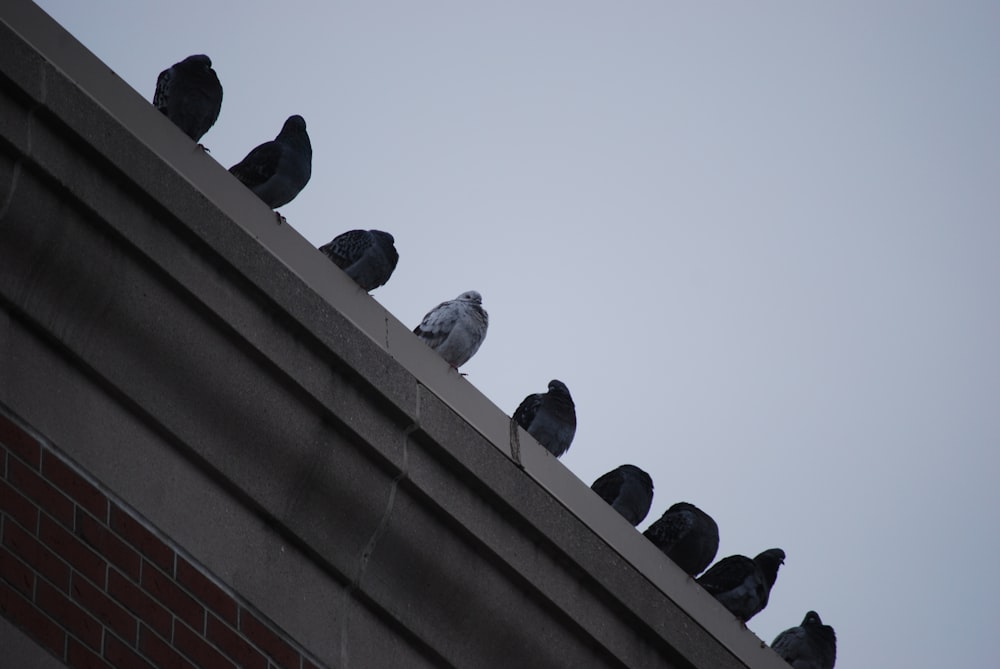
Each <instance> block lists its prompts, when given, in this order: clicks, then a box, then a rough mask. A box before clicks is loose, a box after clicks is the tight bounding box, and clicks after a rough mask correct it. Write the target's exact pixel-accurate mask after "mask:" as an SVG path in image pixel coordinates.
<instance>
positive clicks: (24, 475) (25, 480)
mask: <svg viewBox="0 0 1000 669" xmlns="http://www.w3.org/2000/svg"><path fill="white" fill-rule="evenodd" d="M7 481H8V482H9V483H10V485H11V486H12V487H13V488H16V489H17V490H20V491H21V492H22V493H23V494H25V495H26V496H28V497H29V498H31V499H33V500H34V501H35V502H36V503H37V504H38V506H39V507H40V508H41V509H42V510H43V511H45V512H47V513H49V514H50V515H51V516H52V517H53V518H55V519H57V520H58V521H59V522H60V523H62V524H63V525H65V526H66V527H73V502H72V500H70V498H69V497H66V496H65V495H63V494H62V493H61V492H59V491H58V490H57V489H56V488H55V487H53V486H52V485H50V484H49V482H48V481H46V480H45V479H43V478H42V477H41V476H39V475H38V474H37V473H36V472H34V471H32V470H31V469H29V468H28V466H27V465H26V464H24V463H23V462H20V461H19V460H15V459H13V458H9V459H8V462H7Z"/></svg>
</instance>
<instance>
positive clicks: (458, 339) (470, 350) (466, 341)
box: [413, 290, 490, 370]
mask: <svg viewBox="0 0 1000 669" xmlns="http://www.w3.org/2000/svg"><path fill="white" fill-rule="evenodd" d="M489 324H490V320H489V317H488V316H487V314H486V310H485V309H483V296H482V295H480V294H479V293H477V292H476V291H474V290H470V291H467V292H464V293H462V294H461V295H459V296H458V297H456V298H455V299H454V300H448V301H447V302H442V303H441V304H439V305H437V306H436V307H434V308H433V309H431V310H430V311H429V312H427V315H426V316H424V320H422V321H420V325H418V326H417V327H415V328H414V329H413V333H414V334H415V335H417V336H418V337H420V339H422V340H423V342H424V343H425V344H427V345H428V346H430V347H431V348H432V349H434V350H435V351H437V352H438V354H439V355H440V356H441V357H442V358H444V359H445V362H447V363H448V364H449V365H451V366H452V367H453V368H454V369H456V370H457V369H458V368H459V367H461V366H462V365H464V364H465V363H467V362H468V361H469V358H471V357H472V356H473V355H475V354H476V351H478V350H479V347H480V345H481V344H482V343H483V340H484V339H486V328H487V327H488V326H489Z"/></svg>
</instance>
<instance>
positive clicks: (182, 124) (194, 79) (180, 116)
mask: <svg viewBox="0 0 1000 669" xmlns="http://www.w3.org/2000/svg"><path fill="white" fill-rule="evenodd" d="M153 106H154V107H156V108H157V109H159V110H160V111H161V112H163V114H164V116H166V117H167V118H168V119H170V120H171V122H173V124H174V125H176V126H177V127H178V128H180V129H181V130H182V131H183V132H184V134H185V135H187V136H188V137H190V138H191V139H193V140H194V141H196V142H197V141H199V140H200V139H201V138H202V136H203V135H204V134H205V133H206V132H208V129H209V128H211V127H212V126H213V125H215V121H216V120H217V119H218V118H219V111H220V110H221V109H222V84H220V83H219V77H218V76H217V75H216V74H215V70H213V69H212V60H211V59H210V58H209V57H208V56H205V55H196V56H188V57H187V58H185V59H184V60H182V61H181V62H179V63H174V64H173V65H172V66H170V67H169V68H167V69H166V70H164V71H163V72H160V76H159V77H157V79H156V92H155V93H153ZM203 148H204V147H203Z"/></svg>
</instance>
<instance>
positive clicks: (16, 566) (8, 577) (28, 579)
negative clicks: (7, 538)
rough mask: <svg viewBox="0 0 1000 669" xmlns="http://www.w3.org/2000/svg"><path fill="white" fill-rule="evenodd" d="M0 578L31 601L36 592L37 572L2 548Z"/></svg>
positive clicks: (0, 550) (0, 552) (0, 551)
mask: <svg viewBox="0 0 1000 669" xmlns="http://www.w3.org/2000/svg"><path fill="white" fill-rule="evenodd" d="M0 578H2V579H3V580H5V581H7V582H8V583H10V584H11V585H12V586H13V587H14V589H16V590H17V591H18V592H20V593H21V594H22V595H24V596H25V597H27V598H28V599H31V596H32V593H33V592H34V590H35V572H33V571H32V570H31V568H30V567H29V566H28V565H26V564H24V563H23V562H21V561H20V560H18V559H17V557H16V556H15V555H14V554H13V553H11V552H10V551H9V550H7V549H6V548H0Z"/></svg>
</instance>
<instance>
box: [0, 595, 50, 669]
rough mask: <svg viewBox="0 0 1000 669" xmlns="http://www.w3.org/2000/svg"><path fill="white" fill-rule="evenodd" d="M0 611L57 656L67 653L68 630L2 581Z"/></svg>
mask: <svg viewBox="0 0 1000 669" xmlns="http://www.w3.org/2000/svg"><path fill="white" fill-rule="evenodd" d="M0 613H2V614H3V615H4V617H6V618H7V619H8V620H11V621H13V622H14V624H15V625H17V626H18V627H20V628H21V629H23V630H25V631H26V632H27V633H28V636H30V637H31V638H32V639H34V640H35V641H37V642H38V643H39V644H40V645H41V646H43V647H45V648H47V649H48V650H49V652H51V653H52V654H53V655H55V656H56V657H58V658H60V659H62V658H64V657H65V656H66V655H65V653H66V632H65V631H63V628H62V627H60V626H59V625H58V624H56V623H55V621H53V620H52V619H51V618H49V617H48V616H46V615H45V614H44V613H42V612H41V611H39V610H38V609H37V608H36V607H35V605H34V604H32V603H31V602H30V601H28V600H27V599H25V598H24V597H22V596H21V595H20V594H19V593H18V592H17V591H15V590H14V589H13V588H11V587H10V586H9V585H7V584H6V583H4V582H2V581H0Z"/></svg>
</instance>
